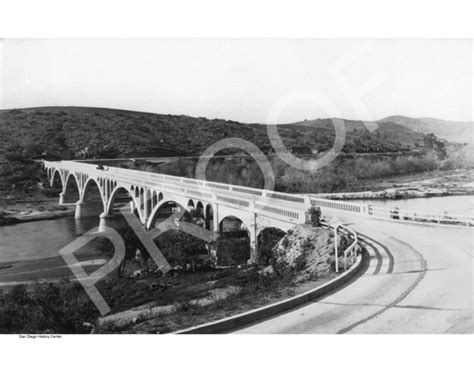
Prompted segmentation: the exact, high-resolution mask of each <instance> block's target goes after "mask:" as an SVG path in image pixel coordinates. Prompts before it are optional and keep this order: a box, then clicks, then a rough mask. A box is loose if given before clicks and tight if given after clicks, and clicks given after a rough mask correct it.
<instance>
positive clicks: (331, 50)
mask: <svg viewBox="0 0 474 372" xmlns="http://www.w3.org/2000/svg"><path fill="white" fill-rule="evenodd" d="M316 21H317V17H316V16H315V22H316ZM402 24H403V21H401V25H402ZM281 27H284V25H283V24H282V26H281ZM84 28H87V22H85V23H84ZM346 35H347V36H346V37H337V38H327V37H316V36H314V35H308V37H298V38H285V37H260V36H259V35H255V37H248V38H239V37H225V36H222V37H221V36H220V35H219V34H217V35H215V37H200V36H199V35H197V36H196V35H193V34H190V35H188V36H187V37H168V36H167V35H165V36H164V37H113V38H112V37H67V35H66V37H63V35H61V34H60V35H58V37H54V38H52V37H38V36H37V35H35V34H33V35H31V37H24V36H22V37H8V35H5V37H4V35H0V36H2V37H3V38H2V39H0V69H1V74H0V192H1V200H0V334H1V335H2V336H1V337H5V336H7V337H8V336H10V337H11V336H14V335H16V337H17V338H18V341H21V340H24V342H25V343H26V342H27V340H30V339H31V340H34V339H38V338H44V339H50V340H51V339H53V338H55V337H56V338H59V339H60V338H63V340H67V339H68V337H73V336H74V335H83V337H84V336H85V337H86V339H82V340H89V339H91V340H93V339H96V340H97V338H98V337H104V335H108V336H114V337H119V339H120V340H126V341H120V342H121V343H122V342H126V343H131V342H133V341H132V340H133V339H134V338H133V337H139V336H138V335H153V336H152V337H151V338H146V340H148V341H147V342H155V341H152V340H160V339H164V340H167V339H168V338H167V337H168V335H180V336H178V337H177V338H174V337H173V338H172V340H173V342H175V343H178V344H179V342H180V341H179V340H180V339H181V340H185V339H186V336H184V335H190V334H194V335H201V336H193V337H194V338H192V341H191V342H193V343H201V342H204V341H203V340H207V339H205V338H200V337H204V336H203V335H209V334H212V335H217V334H226V336H225V338H224V339H213V341H212V342H216V343H221V342H225V341H223V340H231V339H232V338H233V336H231V335H230V334H234V335H235V334H240V335H244V336H241V337H247V338H245V339H244V340H252V338H253V337H257V336H250V335H289V334H292V335H303V334H305V335H308V334H310V335H314V336H315V335H342V334H355V335H359V336H360V335H367V334H369V335H379V336H380V335H400V334H403V335H410V336H409V337H415V335H438V334H457V335H460V334H463V335H471V336H472V334H473V332H474V323H473V312H474V308H473V293H474V291H473V280H474V279H473V278H474V275H473V253H474V248H473V236H474V235H473V232H474V198H473V195H474V152H473V150H474V136H473V128H474V121H473V45H474V44H473V40H472V39H470V38H462V37H458V38H441V37H430V38H406V37H398V38H397V37H376V36H377V35H374V37H353V35H351V34H350V30H346ZM181 335H182V336H181ZM245 335H247V336H245ZM130 337H132V338H130ZM235 337H237V336H235ZM272 337H277V336H272ZM278 337H282V336H278ZM299 337H302V336H299ZM324 337H328V336H323V338H322V339H321V338H318V339H315V340H318V342H322V343H324V340H325V339H324ZM340 337H342V338H343V336H340ZM354 337H357V336H354ZM100 339H102V340H106V339H104V338H100ZM211 340H212V339H211ZM219 340H220V341H219ZM281 340H282V342H289V340H286V341H283V340H285V339H284V338H283V339H281ZM292 340H299V339H298V338H296V339H292ZM301 340H306V341H305V342H311V341H309V340H311V339H307V338H303V339H301ZM351 340H352V341H351ZM358 340H359V339H358V338H349V340H348V343H347V344H345V345H346V346H344V348H346V347H347V348H350V347H351V346H350V343H358V342H359V341H358ZM464 340H465V341H468V342H472V337H471V338H469V339H464ZM32 342H34V341H32ZM37 342H40V341H37ZM57 342H61V341H60V340H58V341H57ZM86 342H87V341H86ZM157 342H159V341H157ZM206 342H207V341H206ZM252 342H257V344H258V343H259V342H260V341H258V339H254V340H253V341H252ZM315 342H316V341H315ZM336 342H337V340H336ZM52 343H53V341H52V340H51V341H50V344H49V345H50V347H51V348H54V347H55V346H53V344H52ZM165 343H166V341H165ZM471 346H472V343H471ZM20 347H21V344H20ZM184 350H185V349H183V354H182V356H183V357H184V355H186V351H184ZM339 352H340V353H341V355H344V351H343V348H342V347H341V348H340V349H339ZM367 352H368V351H367ZM236 355H237V354H236ZM236 355H235V356H234V357H236ZM76 357H78V355H76ZM208 357H209V356H205V355H202V358H208ZM364 363H367V361H365V362H364ZM308 367H309V366H308ZM466 367H467V366H466ZM7 370H9V369H7Z"/></svg>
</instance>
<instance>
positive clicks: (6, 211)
mask: <svg viewBox="0 0 474 372" xmlns="http://www.w3.org/2000/svg"><path fill="white" fill-rule="evenodd" d="M74 212H75V206H74V205H73V204H70V205H59V204H58V199H57V198H44V197H43V198H34V197H32V198H28V199H19V200H15V199H13V200H7V201H4V202H3V206H2V207H1V208H0V226H6V225H14V224H17V223H22V222H31V221H41V220H50V219H55V218H63V217H68V216H74Z"/></svg>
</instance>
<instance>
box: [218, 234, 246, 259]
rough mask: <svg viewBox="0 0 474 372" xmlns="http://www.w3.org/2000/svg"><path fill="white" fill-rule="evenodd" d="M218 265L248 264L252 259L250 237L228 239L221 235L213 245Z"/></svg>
mask: <svg viewBox="0 0 474 372" xmlns="http://www.w3.org/2000/svg"><path fill="white" fill-rule="evenodd" d="M211 250H212V251H213V252H215V255H216V260H217V264H218V265H222V266H233V265H241V264H245V263H247V261H248V260H249V259H250V240H249V238H248V237H227V236H225V235H221V236H220V237H219V238H217V240H216V241H214V242H213V243H212V244H211Z"/></svg>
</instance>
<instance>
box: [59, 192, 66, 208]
mask: <svg viewBox="0 0 474 372" xmlns="http://www.w3.org/2000/svg"><path fill="white" fill-rule="evenodd" d="M64 195H65V192H64V191H62V192H61V193H60V194H59V205H63V204H64Z"/></svg>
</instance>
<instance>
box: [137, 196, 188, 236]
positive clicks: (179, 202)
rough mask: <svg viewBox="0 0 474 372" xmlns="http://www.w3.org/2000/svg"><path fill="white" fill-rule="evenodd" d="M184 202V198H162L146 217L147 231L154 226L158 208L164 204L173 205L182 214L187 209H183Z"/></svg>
mask: <svg viewBox="0 0 474 372" xmlns="http://www.w3.org/2000/svg"><path fill="white" fill-rule="evenodd" d="M186 200H187V199H186V198H179V197H169V198H163V199H162V200H160V201H159V202H158V204H157V205H156V206H155V207H154V208H153V210H152V211H151V213H150V215H149V217H148V220H147V222H146V227H147V229H151V228H152V227H153V226H154V225H155V223H156V220H157V218H158V212H159V210H160V208H161V207H163V206H164V205H166V204H175V205H176V206H178V207H180V208H182V210H183V211H184V212H186V211H187V208H186V207H185V206H187V203H186Z"/></svg>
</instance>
